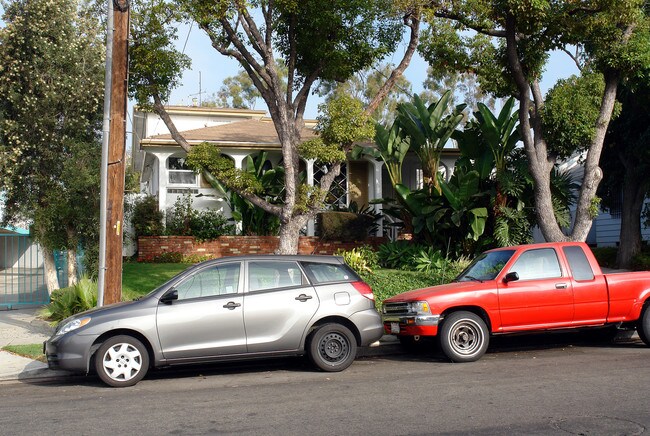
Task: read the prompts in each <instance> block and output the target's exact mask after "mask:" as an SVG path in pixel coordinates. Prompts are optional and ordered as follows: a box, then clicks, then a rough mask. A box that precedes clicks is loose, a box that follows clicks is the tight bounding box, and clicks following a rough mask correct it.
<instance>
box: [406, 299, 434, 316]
mask: <svg viewBox="0 0 650 436" xmlns="http://www.w3.org/2000/svg"><path fill="white" fill-rule="evenodd" d="M410 305H411V310H410V311H411V312H415V313H417V314H418V315H420V314H427V315H429V314H431V308H430V307H429V303H427V302H426V301H413V302H412V303H410Z"/></svg>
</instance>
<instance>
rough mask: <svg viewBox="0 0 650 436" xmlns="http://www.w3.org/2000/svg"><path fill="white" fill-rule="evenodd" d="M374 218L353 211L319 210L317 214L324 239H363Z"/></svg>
mask: <svg viewBox="0 0 650 436" xmlns="http://www.w3.org/2000/svg"><path fill="white" fill-rule="evenodd" d="M374 221H375V218H374V217H373V216H371V215H365V214H356V213H353V212H321V213H319V214H318V229H319V232H320V236H321V238H323V239H326V240H336V241H363V240H364V239H366V237H367V236H368V230H369V229H370V228H371V227H372V224H373V223H374Z"/></svg>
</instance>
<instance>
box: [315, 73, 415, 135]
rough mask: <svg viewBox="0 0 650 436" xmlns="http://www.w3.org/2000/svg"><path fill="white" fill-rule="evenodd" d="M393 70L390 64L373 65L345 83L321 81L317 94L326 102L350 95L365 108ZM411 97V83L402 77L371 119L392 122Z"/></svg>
mask: <svg viewBox="0 0 650 436" xmlns="http://www.w3.org/2000/svg"><path fill="white" fill-rule="evenodd" d="M392 70H393V66H392V65H390V64H386V63H384V64H381V65H379V66H374V65H373V66H372V67H370V68H367V69H365V70H363V71H360V72H357V73H356V74H354V75H353V76H352V77H350V79H348V80H347V81H346V82H343V83H340V82H337V81H335V80H332V81H321V82H320V83H319V84H318V88H317V89H316V92H317V93H318V94H319V95H320V96H321V97H322V96H325V97H326V100H329V99H332V98H337V96H340V95H349V96H352V97H353V98H355V99H357V100H359V101H361V102H363V105H364V106H367V105H368V104H369V103H370V102H371V101H372V99H373V98H374V97H375V95H377V93H378V92H379V89H380V88H381V86H382V85H383V83H384V82H385V80H386V78H387V77H389V76H390V74H391V71H392ZM410 95H411V83H410V82H409V81H408V80H407V79H406V78H405V77H404V76H401V77H400V78H399V79H398V80H397V83H396V84H395V87H394V88H393V89H392V90H391V92H390V93H389V94H388V96H387V97H386V99H385V100H384V101H383V102H382V104H381V105H380V106H379V107H378V108H377V109H376V110H375V111H374V112H373V113H372V114H371V115H370V117H371V118H372V119H373V120H375V121H377V122H379V123H388V122H390V121H392V120H393V119H394V118H395V113H396V109H397V105H398V104H400V103H404V102H405V101H407V99H408V98H409V96H410Z"/></svg>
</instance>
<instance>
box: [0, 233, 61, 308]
mask: <svg viewBox="0 0 650 436" xmlns="http://www.w3.org/2000/svg"><path fill="white" fill-rule="evenodd" d="M47 303H49V295H48V292H47V285H46V284H45V268H44V266H43V257H42V255H41V252H40V249H39V248H38V245H37V244H35V243H33V241H32V240H31V239H30V238H29V236H27V235H19V234H14V233H0V308H8V309H11V308H14V307H15V306H23V305H40V304H47Z"/></svg>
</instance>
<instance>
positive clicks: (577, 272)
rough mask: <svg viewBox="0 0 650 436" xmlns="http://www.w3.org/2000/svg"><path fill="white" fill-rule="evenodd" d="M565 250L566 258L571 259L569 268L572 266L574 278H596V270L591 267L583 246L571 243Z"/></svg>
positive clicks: (577, 279) (579, 279)
mask: <svg viewBox="0 0 650 436" xmlns="http://www.w3.org/2000/svg"><path fill="white" fill-rule="evenodd" d="M563 250H564V255H565V256H566V260H567V261H569V268H571V272H572V273H573V279H574V280H576V281H581V280H593V279H594V271H593V270H592V269H591V265H589V260H587V256H586V255H585V252H584V251H582V247H578V246H577V245H570V246H568V247H564V248H563Z"/></svg>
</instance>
